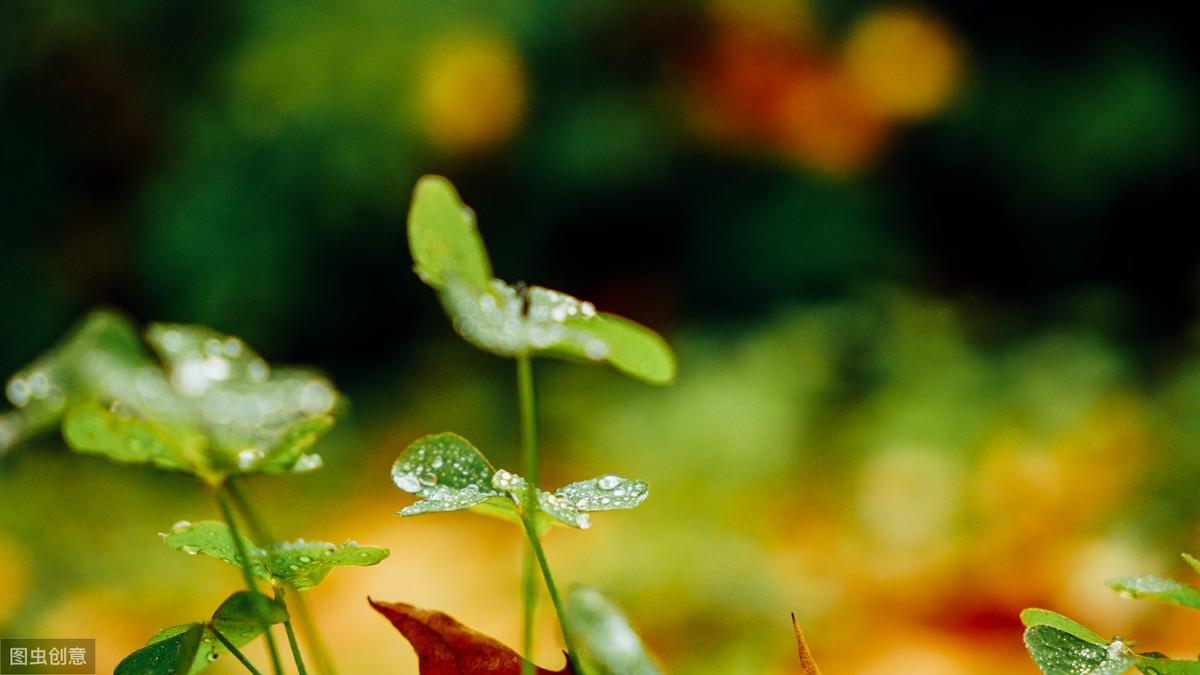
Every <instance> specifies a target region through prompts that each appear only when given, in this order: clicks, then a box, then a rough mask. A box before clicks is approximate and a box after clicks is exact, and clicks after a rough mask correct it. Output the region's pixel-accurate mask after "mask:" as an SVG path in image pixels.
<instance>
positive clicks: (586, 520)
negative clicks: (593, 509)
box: [575, 513, 592, 530]
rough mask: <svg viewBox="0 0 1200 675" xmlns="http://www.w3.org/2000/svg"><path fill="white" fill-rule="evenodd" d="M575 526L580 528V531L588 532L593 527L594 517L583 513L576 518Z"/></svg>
mask: <svg viewBox="0 0 1200 675" xmlns="http://www.w3.org/2000/svg"><path fill="white" fill-rule="evenodd" d="M575 524H576V525H577V526H579V528H580V529H583V530H586V529H588V528H589V527H591V526H592V517H591V516H589V515H588V514H586V513H581V514H579V515H577V516H575Z"/></svg>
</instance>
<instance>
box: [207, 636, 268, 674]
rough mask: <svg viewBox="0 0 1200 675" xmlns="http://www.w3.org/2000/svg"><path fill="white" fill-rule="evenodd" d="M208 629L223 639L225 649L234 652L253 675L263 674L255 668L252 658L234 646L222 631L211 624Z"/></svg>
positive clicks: (235, 656)
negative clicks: (251, 661)
mask: <svg viewBox="0 0 1200 675" xmlns="http://www.w3.org/2000/svg"><path fill="white" fill-rule="evenodd" d="M208 629H209V630H211V631H212V632H213V635H216V636H217V639H218V640H220V641H221V644H223V645H225V649H228V650H229V653H230V654H233V657H234V658H235V659H237V660H238V661H241V662H242V665H243V666H246V670H248V671H250V673H251V675H262V673H260V672H258V668H255V667H254V664H253V663H250V659H248V658H246V655H245V654H243V653H242V652H241V651H240V650H238V648H237V647H234V646H233V643H232V642H230V641H229V638H227V637H225V636H224V635H221V631H219V630H217V629H216V628H215V627H213V626H211V625H210V626H209V627H208Z"/></svg>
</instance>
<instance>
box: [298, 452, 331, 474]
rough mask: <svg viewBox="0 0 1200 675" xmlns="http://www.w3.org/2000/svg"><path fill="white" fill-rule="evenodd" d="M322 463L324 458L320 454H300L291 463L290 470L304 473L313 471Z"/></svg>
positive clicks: (322, 464)
mask: <svg viewBox="0 0 1200 675" xmlns="http://www.w3.org/2000/svg"><path fill="white" fill-rule="evenodd" d="M324 465H325V460H323V459H321V456H320V455H318V454H316V453H307V454H303V455H300V457H298V458H297V459H296V462H295V463H294V464H292V471H293V472H294V473H305V472H308V471H315V470H317V469H319V468H321V467H322V466H324Z"/></svg>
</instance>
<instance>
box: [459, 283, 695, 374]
mask: <svg viewBox="0 0 1200 675" xmlns="http://www.w3.org/2000/svg"><path fill="white" fill-rule="evenodd" d="M441 298H442V304H443V306H444V307H445V308H446V313H447V314H449V315H450V318H451V319H452V320H453V323H454V327H455V329H456V330H457V331H458V332H459V334H460V335H462V336H463V338H464V339H466V340H467V341H468V342H470V343H471V344H473V345H475V346H476V347H479V348H480V349H483V350H484V351H488V352H492V353H493V354H497V355H500V356H509V357H512V356H518V355H520V354H533V355H539V356H553V357H559V358H566V359H570V360H574V361H584V362H597V363H609V364H611V365H612V366H614V367H616V368H617V369H618V370H620V371H621V372H623V373H625V374H626V375H629V376H631V377H633V378H635V379H639V380H642V381H644V382H648V383H650V384H667V383H669V382H671V381H672V380H674V378H675V356H674V354H673V353H672V352H671V349H670V347H668V346H667V343H666V342H665V341H664V340H663V339H662V337H661V336H659V335H658V334H657V333H655V332H654V331H652V330H650V329H649V328H646V327H645V326H642V325H640V324H638V323H635V322H633V321H630V320H628V319H625V318H622V317H619V316H617V315H615V314H607V313H601V312H597V311H596V308H595V307H594V306H593V305H592V303H590V302H584V301H581V300H579V299H577V298H574V297H572V296H570V295H567V294H566V293H560V292H558V291H552V290H550V289H548V288H542V287H541V286H531V287H529V288H528V289H525V290H524V291H523V292H519V291H518V290H517V289H516V288H514V287H512V286H509V285H508V284H506V283H504V282H503V281H500V280H498V279H493V280H492V281H491V282H490V284H489V285H488V286H487V287H485V288H476V287H473V286H470V285H468V284H466V283H462V282H455V281H453V280H452V281H450V282H448V283H447V284H446V285H445V287H444V288H443V290H442V293H441Z"/></svg>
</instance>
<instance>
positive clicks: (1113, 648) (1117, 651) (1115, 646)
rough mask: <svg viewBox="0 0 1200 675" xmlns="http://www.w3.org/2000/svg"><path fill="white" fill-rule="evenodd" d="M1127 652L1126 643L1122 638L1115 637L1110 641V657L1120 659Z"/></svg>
mask: <svg viewBox="0 0 1200 675" xmlns="http://www.w3.org/2000/svg"><path fill="white" fill-rule="evenodd" d="M1124 653H1125V643H1124V642H1123V641H1122V640H1121V638H1114V639H1113V641H1112V642H1110V643H1108V658H1110V659H1119V658H1121V656H1122V655H1123V654H1124Z"/></svg>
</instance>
